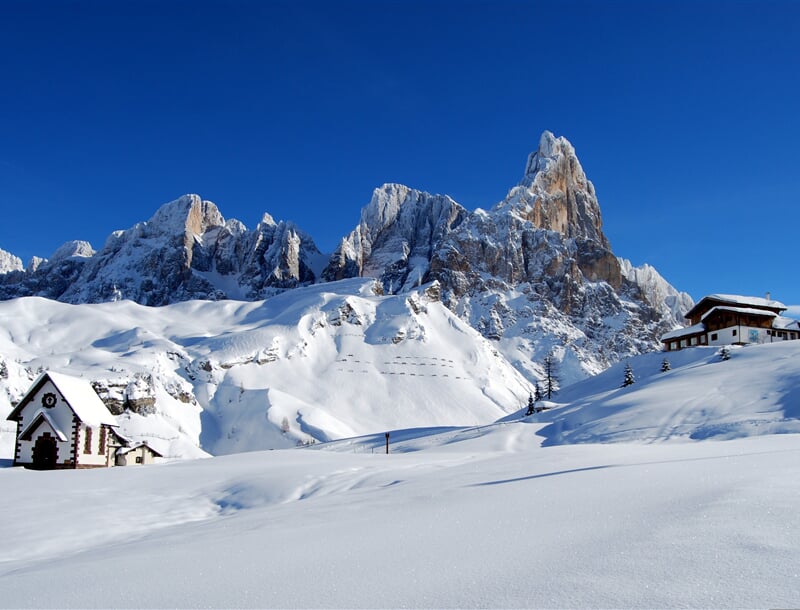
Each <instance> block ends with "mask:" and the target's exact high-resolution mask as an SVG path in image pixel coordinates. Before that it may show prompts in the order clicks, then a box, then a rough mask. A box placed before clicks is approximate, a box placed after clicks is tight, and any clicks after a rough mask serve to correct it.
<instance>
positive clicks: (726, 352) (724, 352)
mask: <svg viewBox="0 0 800 610" xmlns="http://www.w3.org/2000/svg"><path fill="white" fill-rule="evenodd" d="M719 357H720V359H722V360H730V359H731V350H730V348H729V347H728V346H727V345H723V346H722V349H721V350H719Z"/></svg>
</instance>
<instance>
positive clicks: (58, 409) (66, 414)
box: [18, 379, 74, 464]
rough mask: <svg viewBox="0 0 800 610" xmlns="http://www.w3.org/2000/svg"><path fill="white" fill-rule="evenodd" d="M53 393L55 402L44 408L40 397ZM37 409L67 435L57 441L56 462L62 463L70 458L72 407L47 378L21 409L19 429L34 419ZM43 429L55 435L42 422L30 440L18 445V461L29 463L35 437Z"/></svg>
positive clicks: (31, 459) (42, 431)
mask: <svg viewBox="0 0 800 610" xmlns="http://www.w3.org/2000/svg"><path fill="white" fill-rule="evenodd" d="M48 393H50V394H55V396H56V404H55V406H54V407H51V408H49V409H48V408H45V407H44V406H43V405H42V397H43V396H44V395H45V394H48ZM39 411H44V412H45V413H47V416H48V417H50V419H52V420H53V423H54V424H55V425H56V426H57V427H58V428H59V429H60V430H61V431H62V432H63V433H64V434H65V435H66V436H67V440H66V441H58V442H57V443H56V445H57V447H58V463H59V464H64V463H65V462H66V461H67V460H71V459H72V441H71V440H70V439H71V436H72V427H73V418H74V414H73V412H72V409H70V408H69V405H67V403H66V402H64V399H63V398H62V396H61V394H60V393H59V392H58V390H56V388H55V386H54V385H53V384H52V383H51V382H50V380H49V379H48V380H47V381H45V383H44V384H43V385H42V387H41V388H40V389H39V391H38V392H37V393H36V394H35V395H34V396H33V398H32V400H31V402H30V404H28V406H27V407H26V408H25V409H24V410H23V411H22V423H21V424H20V427H19V431H22V430H25V429H26V428H27V427H28V425H29V424H30V423H31V422H32V421H33V420H34V419H36V416H37V415H38V414H39ZM45 431H49V432H50V433H51V435H53V436H55V434H53V432H52V431H51V430H50V426H49V425H48V424H47V423H44V422H43V423H42V424H40V425H39V426H38V428H37V429H36V430H35V431H34V434H33V436H32V437H31V440H30V441H22V442H21V445H20V453H19V458H18V459H19V462H20V463H23V464H29V463H32V462H33V447H34V445H35V444H36V439H37V438H38V437H39V436H40V435H41V434H42V433H44V432H45Z"/></svg>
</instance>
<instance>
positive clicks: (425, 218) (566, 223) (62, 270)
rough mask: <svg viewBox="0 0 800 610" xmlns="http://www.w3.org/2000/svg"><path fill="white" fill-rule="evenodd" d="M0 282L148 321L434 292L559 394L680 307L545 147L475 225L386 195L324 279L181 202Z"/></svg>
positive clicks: (587, 186)
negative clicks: (554, 378) (610, 234)
mask: <svg viewBox="0 0 800 610" xmlns="http://www.w3.org/2000/svg"><path fill="white" fill-rule="evenodd" d="M323 267H324V268H323ZM3 270H4V272H2V273H0V298H1V299H9V298H13V297H17V296H31V295H37V296H44V297H47V298H51V299H57V300H60V301H64V302H69V303H97V302H102V301H110V300H118V299H130V300H133V301H136V302H138V303H142V304H146V305H165V304H168V303H175V302H179V301H184V300H188V299H211V300H219V299H224V298H236V299H245V300H256V299H263V298H266V297H269V296H272V295H275V294H277V293H278V292H282V291H286V290H288V289H292V288H295V287H298V286H303V285H308V284H313V283H316V282H318V281H327V282H331V281H336V280H342V279H346V278H353V277H372V278H375V279H376V280H377V281H378V283H379V284H380V285H381V287H382V290H383V291H384V293H386V294H397V293H402V292H408V291H411V290H413V289H415V288H416V287H417V286H419V285H420V284H424V283H429V282H434V281H436V282H437V284H436V290H437V291H438V293H439V294H440V298H441V300H442V302H443V303H445V304H446V306H447V307H449V308H450V309H451V310H452V311H454V312H456V313H457V314H458V315H459V316H460V317H461V318H462V319H464V320H466V321H468V322H469V323H470V324H471V325H472V326H473V327H474V328H475V329H477V330H479V331H480V332H481V333H482V334H483V335H484V336H485V337H487V338H489V339H492V340H494V341H497V342H498V345H499V347H500V349H501V350H502V351H503V352H504V353H505V355H506V356H507V357H509V358H510V360H511V361H512V362H514V363H516V364H517V366H518V367H519V368H520V369H521V370H523V372H525V373H526V374H527V375H528V376H529V378H531V379H533V378H538V377H539V374H540V370H539V368H538V367H539V365H538V364H537V363H538V362H539V361H541V359H542V358H543V357H544V355H545V354H554V355H555V356H556V357H557V359H558V360H559V361H561V363H562V365H563V367H564V369H565V372H564V377H565V378H566V379H577V378H580V377H582V376H585V375H587V374H592V373H596V372H599V371H600V370H602V369H604V368H605V367H607V366H608V365H609V364H611V363H613V362H615V361H617V360H619V359H622V358H625V357H627V356H630V355H633V354H637V353H641V352H643V351H649V350H652V349H656V348H658V346H659V344H658V342H657V338H658V336H659V335H660V334H661V333H663V332H665V331H667V330H670V329H672V328H674V327H675V326H677V325H678V324H679V323H680V322H681V320H682V315H683V313H684V312H685V311H686V310H687V309H688V308H689V307H691V298H690V297H689V296H688V295H686V294H684V293H680V292H678V291H677V290H675V289H674V288H673V287H671V286H670V285H669V284H668V283H667V282H666V281H664V280H663V278H661V276H659V275H658V273H657V272H656V271H655V270H654V269H652V268H651V267H648V266H644V267H642V268H638V269H637V268H634V267H632V265H631V264H630V263H629V262H627V261H624V260H622V259H619V258H617V256H616V255H615V254H614V253H613V252H612V250H611V245H610V244H609V242H608V239H607V238H606V236H605V235H604V233H603V224H602V217H601V213H600V206H599V204H598V201H597V196H596V194H595V189H594V186H593V185H592V183H591V182H590V181H589V180H588V179H587V177H586V174H585V172H584V171H583V168H582V167H581V164H580V162H579V161H578V158H577V156H576V154H575V150H574V148H573V147H572V145H571V144H570V143H569V142H568V141H567V140H566V139H564V138H557V137H555V136H554V135H553V134H552V133H550V132H545V133H544V134H543V135H542V136H541V139H540V141H539V146H538V148H537V150H536V151H535V152H534V153H532V154H531V155H530V156H529V158H528V160H527V163H526V165H525V169H524V173H523V175H522V179H521V180H520V182H519V184H518V185H516V186H515V187H513V188H512V189H511V190H510V191H509V192H508V195H507V196H506V197H505V199H503V201H501V202H499V203H498V204H496V205H495V206H494V207H493V208H491V209H489V210H488V211H487V210H482V209H478V210H475V211H473V212H470V211H468V210H466V209H465V208H463V207H462V206H461V205H459V204H458V203H456V202H455V201H453V199H451V198H450V197H448V196H446V195H431V194H428V193H424V192H421V191H418V190H414V189H412V188H409V187H406V186H403V185H399V184H384V185H383V186H381V187H379V188H377V189H376V190H375V191H374V193H373V195H372V199H371V201H370V202H369V204H368V205H367V206H366V207H365V208H364V209H363V210H362V212H361V219H360V222H359V223H358V225H357V226H356V228H355V229H354V230H353V231H352V232H351V233H350V234H349V235H348V236H346V237H345V238H344V239H342V241H341V244H340V245H339V247H338V248H337V249H336V251H335V252H334V253H333V255H332V256H330V257H329V258H328V259H327V265H325V258H324V257H323V256H322V255H321V254H320V252H319V250H318V249H317V247H316V246H315V245H314V242H313V241H312V240H311V238H310V237H308V236H307V235H305V234H304V233H302V232H301V231H300V230H299V229H298V228H297V227H295V226H294V225H293V224H291V223H285V222H279V223H276V222H275V221H274V220H273V219H272V217H271V216H269V214H265V215H264V217H263V219H262V221H261V222H260V223H259V224H258V225H257V226H256V228H255V229H253V230H248V229H247V227H245V226H244V225H243V224H242V223H241V222H239V221H237V220H225V218H223V216H222V214H221V213H220V211H219V210H218V209H217V207H216V206H215V205H214V204H213V203H211V202H209V201H204V200H202V199H201V198H200V197H198V196H197V195H186V196H184V197H181V198H180V199H177V200H175V201H173V202H170V203H167V204H165V205H164V206H162V207H161V208H160V209H159V210H158V211H157V212H156V214H155V215H154V216H153V217H152V218H151V219H150V220H149V221H147V222H143V223H139V224H137V225H135V226H134V227H132V228H130V229H128V230H126V231H117V232H115V233H113V234H112V235H111V236H110V237H109V238H108V240H107V241H106V244H105V245H104V246H103V248H102V249H101V250H100V251H99V252H94V251H93V250H92V248H91V246H90V245H89V244H88V243H86V242H69V243H68V244H65V245H64V246H62V247H61V248H59V249H58V250H57V251H56V253H54V255H53V256H52V257H51V258H50V260H40V259H37V260H35V261H31V263H30V264H29V265H28V268H27V270H24V271H23V270H22V264H21V262H20V261H19V259H16V257H13V256H11V255H8V254H7V253H0V271H3ZM317 270H321V271H317Z"/></svg>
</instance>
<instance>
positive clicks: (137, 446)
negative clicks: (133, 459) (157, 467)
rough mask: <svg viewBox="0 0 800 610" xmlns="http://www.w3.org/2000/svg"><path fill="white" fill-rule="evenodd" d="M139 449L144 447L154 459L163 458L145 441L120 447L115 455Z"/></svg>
mask: <svg viewBox="0 0 800 610" xmlns="http://www.w3.org/2000/svg"><path fill="white" fill-rule="evenodd" d="M139 447H146V448H147V449H149V450H150V452H151V453H152V454H153V455H155V456H156V457H164V456H163V455H161V453H159V452H158V451H156V450H155V449H153V448H152V447H151V446H150V445H149V443H148V442H147V441H139V442H138V443H134V444H133V445H130V446H128V447H120V448H119V449H117V455H125V454H127V453H130V452H131V451H134V450H135V449H139Z"/></svg>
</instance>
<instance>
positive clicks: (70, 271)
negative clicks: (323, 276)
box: [0, 195, 322, 305]
mask: <svg viewBox="0 0 800 610" xmlns="http://www.w3.org/2000/svg"><path fill="white" fill-rule="evenodd" d="M321 257H322V255H321V254H320V252H319V250H318V249H317V247H316V246H315V245H314V242H313V240H312V239H311V238H310V237H309V236H307V235H305V234H304V233H303V232H302V231H300V230H299V229H298V228H297V227H295V226H294V225H293V224H292V223H287V222H279V223H276V222H275V221H274V220H273V219H272V217H271V216H269V214H265V215H264V217H263V219H262V220H261V222H260V223H259V224H258V225H257V226H256V228H255V229H254V230H252V231H249V230H248V229H247V228H246V227H245V226H244V225H243V224H242V223H241V222H239V221H238V220H235V219H231V220H227V221H226V220H225V218H224V217H223V216H222V214H221V213H220V211H219V209H218V208H217V206H216V205H214V204H213V203H212V202H210V201H204V200H202V199H201V198H200V197H199V196H197V195H185V196H183V197H181V198H179V199H177V200H175V201H172V202H170V203H166V204H164V205H163V206H161V208H159V210H158V211H157V212H156V213H155V214H154V215H153V217H152V218H151V219H150V220H148V221H147V222H142V223H139V224H137V225H135V226H134V227H132V228H130V229H128V230H125V231H115V232H114V233H112V234H111V235H110V236H109V238H108V239H107V240H106V243H105V245H104V246H103V248H101V249H100V251H98V252H95V251H94V250H93V249H92V247H91V245H90V244H88V243H87V242H67V243H66V244H64V246H61V247H60V248H59V249H58V250H56V252H55V253H54V254H53V256H52V257H51V258H50V259H49V260H38V261H35V263H32V264H31V265H29V268H28V270H26V271H22V270H20V268H16V269H11V271H10V272H7V273H6V274H5V275H4V276H0V298H3V299H9V298H14V297H19V296H43V297H46V298H49V299H55V300H58V301H62V302H65V303H75V304H78V303H103V302H107V301H117V300H121V299H129V300H132V301H135V302H137V303H141V304H143V305H166V304H169V303H178V302H181V301H186V300H190V299H210V300H219V299H225V298H240V299H248V300H256V299H261V298H264V297H266V296H270V295H272V294H276V293H278V292H280V291H282V290H285V289H288V288H294V287H296V286H301V285H305V284H309V283H312V282H313V281H314V279H315V277H316V276H315V273H314V271H313V270H312V268H313V267H315V266H321V264H320V262H321V260H322V259H321ZM0 264H2V263H0Z"/></svg>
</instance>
